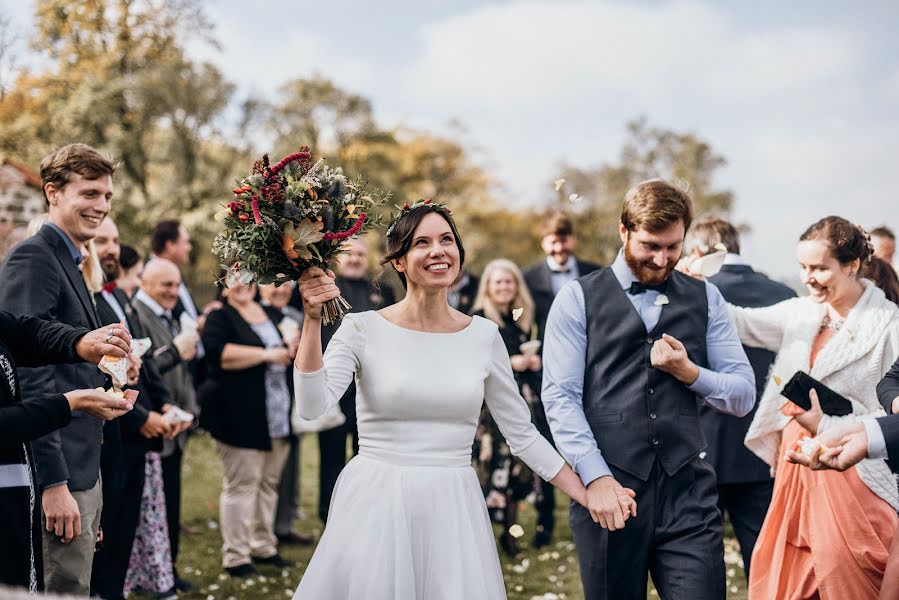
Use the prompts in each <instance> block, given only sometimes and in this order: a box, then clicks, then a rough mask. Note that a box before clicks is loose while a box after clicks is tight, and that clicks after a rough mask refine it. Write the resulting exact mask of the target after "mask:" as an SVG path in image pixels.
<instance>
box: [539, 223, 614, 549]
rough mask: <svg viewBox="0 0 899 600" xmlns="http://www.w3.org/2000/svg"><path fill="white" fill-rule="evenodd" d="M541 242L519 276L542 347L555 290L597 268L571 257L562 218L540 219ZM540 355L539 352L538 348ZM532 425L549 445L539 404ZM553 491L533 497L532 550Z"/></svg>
mask: <svg viewBox="0 0 899 600" xmlns="http://www.w3.org/2000/svg"><path fill="white" fill-rule="evenodd" d="M540 233H541V236H542V237H541V240H540V246H541V248H543V252H544V254H546V259H545V260H541V261H540V262H538V263H537V264H535V265H531V266H530V267H528V268H526V269H525V270H524V271H523V273H522V275H524V281H525V283H526V284H527V286H528V290H529V291H530V292H531V297H533V299H534V307H535V311H536V314H535V315H534V324H535V325H536V327H537V339H538V340H540V342H541V343H542V342H543V340H544V332H545V329H546V317H547V316H548V315H549V309H550V307H551V306H552V304H553V300H554V299H555V297H556V294H557V293H559V290H560V289H562V286H564V285H565V284H566V283H568V282H569V281H574V280H575V279H577V278H578V277H582V276H584V275H586V274H588V273H592V272H593V271H595V270H596V269H598V268H599V265H597V264H594V263H591V262H587V261H582V260H579V259H578V258H577V257H576V256H575V255H574V248H575V246H576V244H577V238H576V237H575V235H574V223H572V222H571V219H569V218H568V217H567V216H566V215H563V214H560V213H553V214H551V215H548V216H547V217H545V218H544V219H543V222H542V223H541V225H540ZM541 353H542V348H541ZM540 375H542V373H538V374H537V377H535V379H536V383H535V385H536V389H535V390H534V391H535V393H537V394H538V395H539V393H540V387H541V383H540V382H541V379H540ZM533 410H534V421H535V424H536V425H537V429H538V430H539V431H540V434H541V435H543V436H544V437H545V438H546V439H548V440H550V441H552V431H550V429H549V424H548V423H547V421H546V413H545V412H544V409H543V404H542V403H541V402H535V403H534V408H533ZM555 508H556V496H555V489H554V488H553V486H552V484H550V483H549V482H548V481H543V480H542V479H541V480H540V493H539V495H538V497H537V533H536V534H535V535H534V539H533V541H532V544H531V545H532V546H534V547H535V548H542V547H543V546H546V545H547V544H549V543H550V542H551V541H552V536H553V529H555V525H556V520H555V512H554V511H555Z"/></svg>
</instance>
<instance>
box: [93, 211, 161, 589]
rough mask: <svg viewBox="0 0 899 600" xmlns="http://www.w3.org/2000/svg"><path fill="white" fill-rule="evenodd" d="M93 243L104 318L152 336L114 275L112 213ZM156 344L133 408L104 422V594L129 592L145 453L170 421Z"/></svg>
mask: <svg viewBox="0 0 899 600" xmlns="http://www.w3.org/2000/svg"><path fill="white" fill-rule="evenodd" d="M94 249H95V250H96V253H97V258H98V259H99V260H100V266H101V267H102V268H103V276H104V278H105V280H106V284H105V285H104V286H103V290H102V291H100V292H97V293H96V294H94V297H95V299H96V302H97V312H98V314H99V316H100V320H101V321H102V322H103V323H106V324H110V323H124V324H125V326H126V327H127V328H128V331H129V333H130V334H131V336H132V338H133V339H142V338H148V337H149V334H148V333H147V332H146V330H145V328H144V325H143V323H142V321H141V319H140V317H139V316H138V314H137V311H136V310H135V309H134V307H133V306H132V304H131V300H130V299H129V298H128V296H127V295H126V294H125V292H123V291H122V290H120V289H118V288H117V286H116V284H115V281H116V279H117V278H118V276H119V230H118V228H117V227H116V225H115V223H114V222H113V221H112V219H111V218H110V217H106V219H105V220H104V221H103V223H102V224H101V225H100V227H99V228H98V229H97V236H96V237H95V238H94ZM151 352H152V349H151V350H150V351H149V352H148V353H147V354H145V355H144V356H143V359H142V364H141V367H140V372H139V377H138V380H137V382H136V383H134V384H133V385H132V387H133V388H134V389H136V390H137V391H138V392H139V394H138V398H137V403H136V404H135V406H134V410H132V411H131V412H130V413H129V414H127V415H125V416H123V417H122V418H121V419H118V420H116V421H112V422H110V423H107V424H106V425H105V427H104V439H105V442H104V444H103V451H102V454H101V467H100V468H101V472H102V474H103V516H102V517H101V519H100V522H101V524H102V527H103V545H102V547H101V548H100V549H99V550H98V551H97V553H96V555H95V556H94V569H93V575H92V577H91V592H92V593H93V594H96V595H98V596H100V597H101V598H107V599H117V598H122V597H123V596H124V590H123V588H124V585H125V576H126V575H127V573H128V563H129V559H130V557H131V546H132V544H133V543H134V534H135V531H136V530H137V525H138V522H139V520H140V508H141V499H142V497H143V491H144V472H145V460H146V457H145V455H146V453H147V452H148V451H151V450H153V451H156V452H158V451H160V450H161V449H162V442H161V439H162V436H164V435H167V434H169V432H170V430H171V429H172V428H171V426H170V425H169V424H168V423H167V422H166V421H165V419H163V417H162V407H163V406H164V405H166V404H171V402H172V397H171V394H170V393H169V391H168V389H167V388H166V387H165V384H164V383H163V381H162V375H160V373H159V370H158V368H157V367H156V363H155V361H154V360H153V358H152V354H151Z"/></svg>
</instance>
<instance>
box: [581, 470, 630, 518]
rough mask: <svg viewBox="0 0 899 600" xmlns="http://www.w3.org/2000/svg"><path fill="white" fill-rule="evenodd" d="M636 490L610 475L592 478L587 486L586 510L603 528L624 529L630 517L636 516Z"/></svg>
mask: <svg viewBox="0 0 899 600" xmlns="http://www.w3.org/2000/svg"><path fill="white" fill-rule="evenodd" d="M636 497H637V494H636V492H634V490H632V489H630V488H626V487H623V486H622V485H621V484H620V483H618V481H616V480H615V478H614V477H612V476H611V475H606V476H604V477H600V478H599V479H594V480H593V481H591V482H590V485H588V486H587V510H589V511H590V516H591V517H593V520H594V521H595V522H596V523H599V525H600V527H602V528H603V529H608V530H609V531H617V530H618V529H624V524H625V522H626V521H627V520H628V519H629V518H630V517H636V516H637V502H636V501H635V500H634V498H636Z"/></svg>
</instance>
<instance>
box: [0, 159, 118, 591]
mask: <svg viewBox="0 0 899 600" xmlns="http://www.w3.org/2000/svg"><path fill="white" fill-rule="evenodd" d="M114 170H115V167H114V165H113V164H112V163H111V162H110V161H109V160H108V159H107V158H105V157H103V156H102V155H100V154H99V153H98V152H97V151H96V150H94V149H93V148H91V147H90V146H86V145H84V144H70V145H68V146H64V147H62V148H59V149H57V150H55V151H54V152H52V153H51V154H50V155H48V156H47V157H46V158H44V160H43V161H41V182H42V185H43V192H44V197H45V200H46V201H47V205H48V210H49V222H48V223H47V224H46V225H44V227H43V228H42V229H41V230H40V231H39V232H38V233H37V234H36V235H35V236H34V237H32V238H30V239H28V240H25V241H24V242H22V243H21V244H19V245H18V246H17V247H16V248H15V249H14V250H13V251H12V253H11V254H10V256H9V258H8V259H7V261H6V262H5V263H4V264H3V267H2V271H0V279H2V281H3V285H2V286H0V308H2V309H3V310H7V311H9V312H11V313H13V314H17V315H30V316H37V317H40V318H43V319H49V320H56V321H60V322H63V323H66V324H67V325H72V326H75V327H85V328H87V329H96V328H98V327H100V325H101V322H100V319H99V317H98V315H97V311H96V308H95V307H94V302H93V296H92V295H91V293H90V292H89V291H88V289H87V286H86V285H85V282H84V279H83V277H82V273H81V270H80V264H81V260H82V249H83V248H84V244H85V243H87V242H88V241H89V240H90V239H92V238H93V237H94V235H95V234H96V230H97V228H98V227H99V226H100V223H101V222H102V221H103V219H104V218H105V217H106V215H107V214H108V213H109V210H110V201H111V198H112V174H113V172H114ZM19 380H20V382H21V388H22V400H23V401H25V402H27V401H28V400H29V399H31V398H35V397H38V396H45V395H49V394H56V393H65V392H68V391H71V390H74V389H84V388H87V389H90V388H95V387H100V386H104V385H105V381H106V379H105V377H104V375H103V374H102V373H101V372H100V371H99V370H98V369H97V367H96V366H94V365H88V364H71V365H60V366H56V367H40V368H32V369H19ZM102 441H103V422H102V421H101V420H100V419H97V418H96V417H92V416H90V415H88V414H84V413H78V414H76V415H74V416H73V418H72V421H71V423H70V424H69V425H67V426H66V427H63V428H62V429H60V430H59V431H55V432H53V433H50V434H48V435H46V436H44V437H43V438H41V439H39V440H37V441H35V442H34V443H33V444H32V448H33V451H34V460H35V466H36V471H37V488H38V490H39V492H40V496H39V497H38V500H39V501H40V503H41V505H42V508H43V513H44V518H45V519H46V521H47V526H48V527H49V529H50V530H51V531H47V529H48V527H44V528H42V531H43V538H44V539H43V545H44V584H45V588H46V590H47V591H50V592H58V593H72V594H84V595H86V594H88V593H89V591H90V577H91V565H92V563H93V558H94V546H95V543H96V540H97V533H98V531H99V527H100V512H101V507H102V492H101V484H100V477H99V475H100V445H101V443H102Z"/></svg>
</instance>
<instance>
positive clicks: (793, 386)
mask: <svg viewBox="0 0 899 600" xmlns="http://www.w3.org/2000/svg"><path fill="white" fill-rule="evenodd" d="M812 389H814V390H815V391H816V392H817V393H818V401H819V402H820V403H821V410H822V411H824V414H825V415H831V416H834V417H843V416H845V415H851V414H852V402H850V401H849V400H847V399H846V398H844V397H843V396H841V395H840V394H838V393H836V392H835V391H833V390H832V389H830V388H829V387H827V386H826V385H824V384H823V383H821V382H820V381H818V380H817V379H815V378H814V377H812V376H811V375H809V374H808V373H805V372H804V371H796V373H795V374H794V375H793V376H792V377H791V378H790V380H789V381H788V382H787V385H785V386H784V389H783V391H782V392H781V393H780V394H781V395H782V396H784V397H785V398H787V399H788V400H790V401H791V402H792V403H793V404H795V405H796V406H799V407H801V408H804V409H805V410H810V409H811V408H812V401H811V400H810V399H809V397H808V393H809V391H811V390H812Z"/></svg>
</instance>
